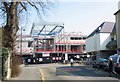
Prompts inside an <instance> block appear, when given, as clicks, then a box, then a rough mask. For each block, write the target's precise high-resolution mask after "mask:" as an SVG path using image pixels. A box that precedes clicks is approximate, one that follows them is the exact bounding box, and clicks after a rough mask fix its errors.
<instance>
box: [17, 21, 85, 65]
mask: <svg viewBox="0 0 120 82" xmlns="http://www.w3.org/2000/svg"><path fill="white" fill-rule="evenodd" d="M64 28H65V27H64V24H63V23H39V24H35V23H33V25H32V28H31V31H30V34H29V35H24V34H22V31H23V30H21V34H19V35H18V38H17V40H16V53H17V55H18V56H21V57H22V58H23V60H25V61H26V62H27V63H30V64H31V63H36V64H37V63H55V62H68V61H69V60H70V59H71V58H73V59H74V60H75V61H77V60H78V61H79V60H84V59H85V58H87V55H86V51H85V40H86V38H87V36H86V35H84V34H82V33H81V32H65V29H64Z"/></svg>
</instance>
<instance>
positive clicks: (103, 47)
mask: <svg viewBox="0 0 120 82" xmlns="http://www.w3.org/2000/svg"><path fill="white" fill-rule="evenodd" d="M113 46H114V47H113ZM86 52H87V54H89V55H91V56H92V57H94V58H95V59H98V58H107V57H108V56H110V55H112V54H115V53H116V28H115V23H114V22H103V23H102V24H101V25H100V26H99V27H97V29H95V30H94V31H93V32H92V33H91V34H90V35H89V36H88V37H87V39H86Z"/></svg>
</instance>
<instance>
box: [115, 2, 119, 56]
mask: <svg viewBox="0 0 120 82" xmlns="http://www.w3.org/2000/svg"><path fill="white" fill-rule="evenodd" d="M114 15H115V17H116V33H117V50H118V52H117V53H118V54H119V55H120V1H119V3H118V11H117V12H116V13H115V14H114Z"/></svg>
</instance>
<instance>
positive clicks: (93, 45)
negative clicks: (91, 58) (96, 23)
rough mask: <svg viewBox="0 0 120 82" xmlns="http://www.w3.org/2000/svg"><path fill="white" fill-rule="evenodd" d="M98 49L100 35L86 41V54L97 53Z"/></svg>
mask: <svg viewBox="0 0 120 82" xmlns="http://www.w3.org/2000/svg"><path fill="white" fill-rule="evenodd" d="M99 47H100V35H99V34H95V35H94V36H92V37H89V38H87V39H86V52H93V51H97V50H98V49H99Z"/></svg>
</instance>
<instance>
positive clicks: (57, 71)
mask: <svg viewBox="0 0 120 82" xmlns="http://www.w3.org/2000/svg"><path fill="white" fill-rule="evenodd" d="M21 69H22V70H21V73H20V75H19V76H18V77H17V78H12V79H11V81H12V82H13V81H15V82H16V81H18V82H19V81H20V80H22V82H26V81H29V82H41V81H42V82H50V81H51V82H53V81H55V82H56V81H57V82H59V81H61V82H75V81H79V82H80V81H81V82H83V81H85V82H101V81H102V82H107V81H108V82H118V79H116V78H113V77H108V73H107V72H103V71H100V70H96V69H94V68H92V67H91V66H84V65H78V64H75V66H74V67H70V65H69V64H58V63H55V64H35V65H28V66H27V67H25V66H24V65H21ZM8 82H9V81H8Z"/></svg>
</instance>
